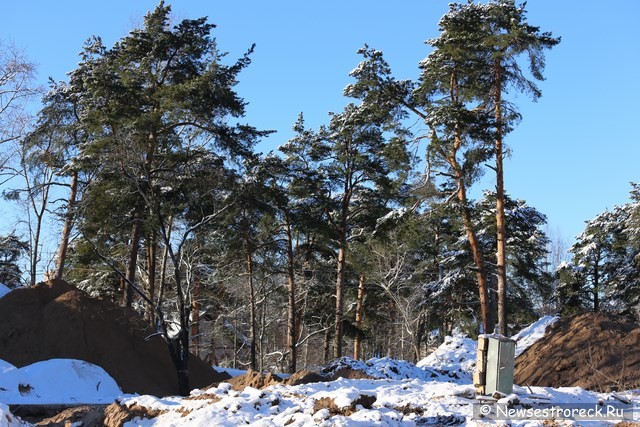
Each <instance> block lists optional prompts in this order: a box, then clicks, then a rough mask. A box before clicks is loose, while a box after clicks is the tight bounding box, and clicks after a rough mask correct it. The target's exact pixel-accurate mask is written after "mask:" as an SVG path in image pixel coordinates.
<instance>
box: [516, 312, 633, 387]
mask: <svg viewBox="0 0 640 427" xmlns="http://www.w3.org/2000/svg"><path fill="white" fill-rule="evenodd" d="M639 348H640V326H638V325H637V324H636V323H634V322H633V321H632V320H631V319H628V318H626V317H619V316H614V315H611V314H605V313H585V314H580V315H576V316H572V317H567V318H562V319H559V320H558V321H557V322H555V323H554V324H553V325H552V326H551V327H549V329H547V332H546V334H545V336H544V337H543V338H542V339H540V340H539V341H537V342H536V343H535V344H533V345H532V346H531V347H529V348H528V349H527V350H526V351H525V352H524V353H523V354H522V355H520V356H519V357H518V358H517V359H516V366H515V374H514V380H515V383H516V384H521V385H525V384H528V385H531V386H546V387H569V386H577V387H582V388H584V389H589V390H594V391H601V392H608V391H616V390H630V389H636V388H640V351H638V349H639Z"/></svg>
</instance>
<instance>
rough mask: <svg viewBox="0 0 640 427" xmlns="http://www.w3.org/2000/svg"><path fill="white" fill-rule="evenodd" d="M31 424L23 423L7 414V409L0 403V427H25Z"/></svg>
mask: <svg viewBox="0 0 640 427" xmlns="http://www.w3.org/2000/svg"><path fill="white" fill-rule="evenodd" d="M30 425H31V424H28V423H25V422H24V421H22V420H21V419H20V418H18V417H15V416H13V414H12V413H11V412H9V407H8V406H7V405H5V404H4V403H0V427H26V426H30Z"/></svg>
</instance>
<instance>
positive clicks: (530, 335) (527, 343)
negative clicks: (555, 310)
mask: <svg viewBox="0 0 640 427" xmlns="http://www.w3.org/2000/svg"><path fill="white" fill-rule="evenodd" d="M558 319H559V317H558V316H544V317H542V318H540V320H538V321H537V322H535V323H533V324H531V325H529V326H527V327H526V328H524V329H523V330H521V331H520V332H518V333H517V334H515V335H514V336H512V337H511V339H513V340H514V341H515V342H516V357H518V356H520V355H521V354H522V353H524V351H525V350H526V349H528V348H529V347H531V346H532V345H533V344H534V343H535V342H536V341H538V340H539V339H540V338H542V337H544V334H545V332H546V330H547V327H549V326H550V325H552V324H553V323H554V322H555V321H556V320H558Z"/></svg>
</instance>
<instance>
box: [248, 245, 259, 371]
mask: <svg viewBox="0 0 640 427" xmlns="http://www.w3.org/2000/svg"><path fill="white" fill-rule="evenodd" d="M246 262H247V275H248V276H249V335H251V345H250V357H251V360H250V365H249V366H250V367H251V369H253V370H254V371H255V370H257V368H258V360H257V357H256V290H255V285H254V283H253V259H252V258H251V253H250V252H249V251H247V260H246Z"/></svg>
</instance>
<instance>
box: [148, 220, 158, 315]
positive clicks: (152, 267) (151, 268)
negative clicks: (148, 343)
mask: <svg viewBox="0 0 640 427" xmlns="http://www.w3.org/2000/svg"><path fill="white" fill-rule="evenodd" d="M157 248H158V243H157V241H156V235H155V232H154V233H152V236H151V238H150V239H149V242H148V244H147V271H148V287H147V294H148V296H149V301H153V299H154V298H155V293H156V265H157V262H156V252H157ZM147 321H148V322H149V324H150V325H151V327H154V325H155V324H156V316H155V313H154V311H153V308H152V307H147Z"/></svg>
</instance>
